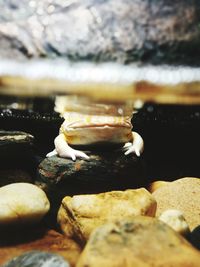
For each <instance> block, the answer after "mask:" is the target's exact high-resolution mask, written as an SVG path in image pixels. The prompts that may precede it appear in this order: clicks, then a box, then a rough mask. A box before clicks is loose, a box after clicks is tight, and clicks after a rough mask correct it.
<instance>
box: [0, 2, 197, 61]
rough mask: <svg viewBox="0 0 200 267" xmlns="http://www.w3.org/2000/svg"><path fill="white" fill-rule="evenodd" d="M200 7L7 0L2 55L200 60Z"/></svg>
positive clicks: (0, 19) (1, 22)
mask: <svg viewBox="0 0 200 267" xmlns="http://www.w3.org/2000/svg"><path fill="white" fill-rule="evenodd" d="M198 7H199V2H198V0H195V1H187V0H182V1H181V4H180V2H179V1H178V0H174V1H166V0H160V1H149V0H143V1H138V0H127V1H123V0H118V1H115V0H109V1H104V0H101V1H99V0H77V1H75V2H69V3H67V4H66V3H65V2H63V1H60V0H59V1H55V0H54V1H51V2H49V1H48V0H43V1H42V2H40V3H38V2H37V1H36V2H34V4H32V2H31V4H30V1H29V0H23V1H20V2H15V3H14V4H13V3H12V4H9V2H7V1H6V2H2V3H1V4H0V10H1V15H0V38H1V45H0V56H1V57H2V58H12V59H13V58H15V59H17V58H18V59H21V58H23V59H24V58H30V57H34V58H36V57H44V56H45V57H66V58H68V59H70V60H73V61H77V60H93V61H101V62H102V61H104V62H105V61H117V62H122V63H130V62H134V61H143V62H153V63H160V62H161V63H166V62H169V63H171V62H172V63H175V64H181V63H185V64H187V63H190V64H199V55H200V53H199V51H200V49H199V46H200V42H199V40H200V39H199V28H198V23H199V20H198V18H199V8H198ZM66 25H67V29H66ZM58 33H59V34H58Z"/></svg>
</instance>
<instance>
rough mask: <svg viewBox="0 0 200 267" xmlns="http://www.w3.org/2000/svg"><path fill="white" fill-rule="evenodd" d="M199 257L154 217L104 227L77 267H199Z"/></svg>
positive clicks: (97, 233) (87, 247)
mask: <svg viewBox="0 0 200 267" xmlns="http://www.w3.org/2000/svg"><path fill="white" fill-rule="evenodd" d="M199 263H200V253H199V251H198V250H196V249H195V248H194V247H193V246H192V245H190V244H189V243H188V242H187V241H186V240H185V239H184V238H183V237H182V236H181V235H179V234H177V233H176V232H175V231H174V230H172V229H171V228H170V227H168V226H167V225H166V224H164V223H162V222H160V221H159V220H157V219H155V218H151V217H144V216H143V217H140V216H137V217H134V218H132V219H126V218H124V219H122V220H120V221H117V222H115V223H108V224H104V225H103V226H101V227H99V228H97V229H96V230H95V231H94V232H93V233H92V234H91V236H90V238H89V241H88V242H87V244H86V246H85V248H84V250H83V252H82V254H81V256H80V258H79V260H78V263H77V265H76V266H77V267H86V266H87V267H102V266H104V267H116V266H117V267H132V266H137V267H147V266H148V267H161V266H162V267H169V266H170V267H188V266H190V267H199Z"/></svg>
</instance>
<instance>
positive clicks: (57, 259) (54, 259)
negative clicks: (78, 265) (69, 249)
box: [3, 251, 70, 267]
mask: <svg viewBox="0 0 200 267" xmlns="http://www.w3.org/2000/svg"><path fill="white" fill-rule="evenodd" d="M16 266H20V267H45V266H48V267H70V265H69V264H68V263H67V262H66V261H65V260H64V259H63V258H62V257H61V256H59V255H56V254H52V253H49V252H40V251H30V252H27V253H24V254H22V255H20V256H18V257H16V258H14V259H12V260H11V261H10V262H8V263H6V264H4V265H3V267H16Z"/></svg>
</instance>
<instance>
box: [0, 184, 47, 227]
mask: <svg viewBox="0 0 200 267" xmlns="http://www.w3.org/2000/svg"><path fill="white" fill-rule="evenodd" d="M49 208H50V205H49V201H48V199H47V197H46V194H45V193H44V192H43V191H42V190H41V189H40V188H38V187H37V186H35V185H33V184H29V183H14V184H9V185H6V186H3V187H1V188H0V225H3V226H7V225H9V224H24V223H29V224H33V223H36V222H39V221H41V219H42V218H43V217H44V215H46V213H47V212H48V211H49Z"/></svg>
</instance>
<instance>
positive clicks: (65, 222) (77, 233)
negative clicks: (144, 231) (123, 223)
mask: <svg viewBox="0 0 200 267" xmlns="http://www.w3.org/2000/svg"><path fill="white" fill-rule="evenodd" d="M155 210H156V202H155V200H154V198H153V197H152V195H151V194H150V193H149V192H148V191H147V190H146V189H144V188H140V189H135V190H134V189H133V190H126V191H112V192H106V193H101V194H96V195H94V194H93V195H76V196H73V197H65V198H64V199H63V201H62V204H61V207H60V209H59V212H58V218H57V219H58V223H59V224H60V227H61V229H62V231H63V232H64V233H65V234H66V235H67V236H69V237H75V238H78V239H79V240H81V241H83V242H84V241H85V240H87V239H88V238H89V235H90V233H91V232H92V231H93V230H94V229H95V228H96V227H98V226H100V225H102V224H104V223H105V222H108V221H113V220H116V219H122V218H124V217H125V216H133V215H148V216H154V215H155Z"/></svg>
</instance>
